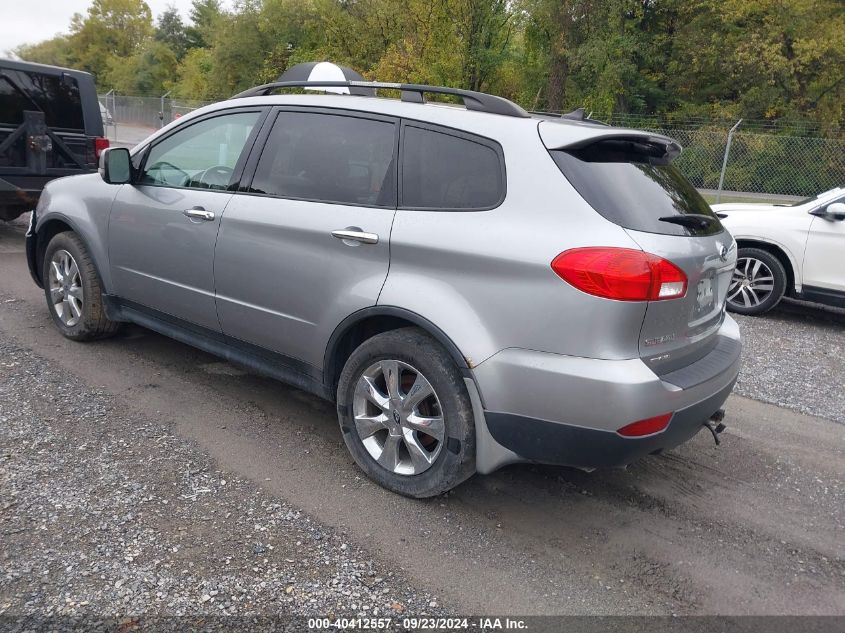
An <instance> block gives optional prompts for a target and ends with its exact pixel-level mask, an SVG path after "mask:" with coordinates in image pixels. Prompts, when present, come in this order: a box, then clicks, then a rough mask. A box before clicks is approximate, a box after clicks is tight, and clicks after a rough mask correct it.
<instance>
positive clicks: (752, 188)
mask: <svg viewBox="0 0 845 633" xmlns="http://www.w3.org/2000/svg"><path fill="white" fill-rule="evenodd" d="M602 120H604V121H606V122H608V123H610V124H611V125H618V126H624V127H632V128H636V129H642V130H648V131H652V132H656V133H658V134H664V135H666V136H669V137H671V138H674V139H675V140H677V141H678V142H679V143H680V144H681V145H682V146H683V148H684V151H683V152H682V153H681V156H680V157H679V158H678V159H677V161H676V163H675V164H676V165H678V167H679V168H680V169H681V171H682V172H683V173H684V175H685V176H686V177H687V178H689V179H690V181H691V182H692V183H693V184H694V185H695V186H696V187H698V188H699V189H704V190H711V191H715V190H718V189H719V184H720V180H722V181H723V182H722V187H721V188H722V189H723V190H724V191H727V192H731V193H751V194H768V195H775V196H778V195H782V196H793V197H806V196H811V195H815V194H817V193H820V192H822V191H827V190H828V189H832V188H834V187H839V186H843V185H845V131H840V133H839V135H838V138H835V137H834V138H832V137H825V136H823V135H822V134H821V132H820V130H819V129H818V128H816V127H813V126H809V125H796V124H790V125H788V126H787V125H786V124H777V123H773V122H770V121H739V122H738V121H726V120H721V121H712V120H711V121H708V120H705V119H685V120H680V121H665V120H661V119H658V118H656V117H638V116H633V115H613V116H610V117H607V118H603V119H602ZM734 127H736V131H735V132H734V133H733V134H732V135H731V129H732V128H734ZM730 136H732V138H731V139H730V143H729V137H730ZM723 168H724V173H723Z"/></svg>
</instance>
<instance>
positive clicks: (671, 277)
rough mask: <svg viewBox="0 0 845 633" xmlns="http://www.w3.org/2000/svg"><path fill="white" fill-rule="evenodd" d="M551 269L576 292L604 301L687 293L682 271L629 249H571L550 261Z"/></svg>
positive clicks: (662, 260)
mask: <svg viewBox="0 0 845 633" xmlns="http://www.w3.org/2000/svg"><path fill="white" fill-rule="evenodd" d="M552 270H554V271H555V272H556V273H557V274H558V275H559V276H560V277H561V278H562V279H563V280H564V281H566V282H567V283H569V284H571V285H573V286H575V287H576V288H578V290H581V291H583V292H586V293H587V294H591V295H595V296H596V297H604V298H605V299H616V300H617V301H662V300H664V299H677V298H679V297H683V296H684V295H685V294H686V293H687V276H686V275H685V274H684V271H682V270H681V269H680V268H678V267H677V266H675V264H673V263H672V262H670V261H667V260H665V259H663V258H662V257H658V256H657V255H652V254H651V253H645V252H643V251H638V250H634V249H631V248H613V247H603V246H600V247H591V248H573V249H571V250H568V251H564V252H563V253H561V254H560V255H558V256H557V257H555V258H554V260H553V261H552Z"/></svg>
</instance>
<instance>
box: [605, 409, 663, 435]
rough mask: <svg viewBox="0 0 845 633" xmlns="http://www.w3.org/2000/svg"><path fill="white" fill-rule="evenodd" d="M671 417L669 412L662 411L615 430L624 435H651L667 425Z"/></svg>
mask: <svg viewBox="0 0 845 633" xmlns="http://www.w3.org/2000/svg"><path fill="white" fill-rule="evenodd" d="M671 418H672V414H671V413H664V414H663V415H657V416H655V417H653V418H647V419H645V420H638V421H637V422H631V424H626V425H625V426H623V427H622V428H621V429H619V430H618V431H616V432H617V433H619V435H622V436H624V437H642V436H644V435H653V434H654V433H660V431H662V430H663V429H665V428H666V427H667V426H669V420H670V419H671Z"/></svg>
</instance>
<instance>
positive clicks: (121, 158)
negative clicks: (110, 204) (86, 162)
mask: <svg viewBox="0 0 845 633" xmlns="http://www.w3.org/2000/svg"><path fill="white" fill-rule="evenodd" d="M99 172H100V177H101V178H102V179H103V180H105V181H106V182H107V183H109V184H110V185H123V184H126V183H128V182H132V161H131V160H130V158H129V150H128V149H126V148H125V147H110V148H109V149H104V150H103V151H102V152H101V153H100V169H99Z"/></svg>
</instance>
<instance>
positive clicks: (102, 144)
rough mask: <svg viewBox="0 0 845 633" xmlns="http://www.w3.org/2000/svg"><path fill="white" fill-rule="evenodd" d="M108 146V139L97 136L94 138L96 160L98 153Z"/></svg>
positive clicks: (98, 158) (98, 156)
mask: <svg viewBox="0 0 845 633" xmlns="http://www.w3.org/2000/svg"><path fill="white" fill-rule="evenodd" d="M108 148H109V139H107V138H102V137H97V138H95V139H94V156H95V157H96V159H97V160H100V154H102V153H103V150H104V149H108Z"/></svg>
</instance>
